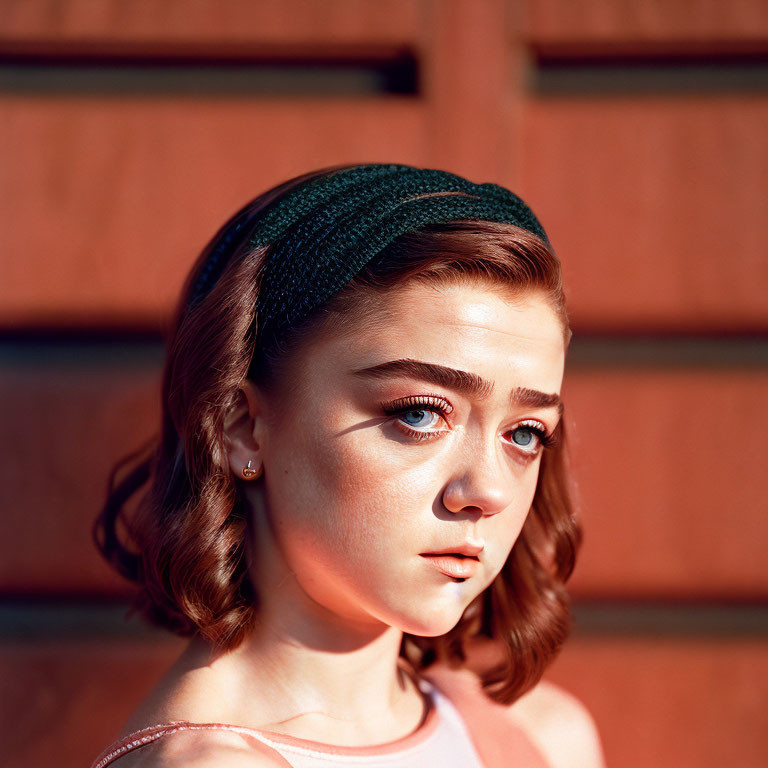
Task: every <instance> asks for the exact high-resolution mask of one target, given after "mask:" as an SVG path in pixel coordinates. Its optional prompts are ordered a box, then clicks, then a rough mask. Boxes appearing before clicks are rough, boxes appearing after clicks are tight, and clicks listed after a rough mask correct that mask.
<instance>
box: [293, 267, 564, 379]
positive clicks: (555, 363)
mask: <svg viewBox="0 0 768 768" xmlns="http://www.w3.org/2000/svg"><path fill="white" fill-rule="evenodd" d="M307 352H308V354H307V355H306V358H305V360H304V361H303V362H304V363H305V365H306V367H305V368H304V371H303V374H304V375H309V376H312V375H313V374H314V373H317V374H324V375H331V376H336V375H338V374H339V373H340V372H341V371H349V370H352V369H356V368H362V367H369V366H374V365H379V364H381V363H383V362H387V361H389V360H396V359H402V358H412V359H417V360H424V361H428V362H433V363H438V364H440V365H444V366H449V367H453V368H457V369H460V370H465V371H471V372H473V373H477V374H478V375H480V376H482V377H483V378H487V379H489V380H491V381H499V383H500V385H502V386H506V385H507V384H508V385H509V386H528V387H532V388H536V389H542V390H544V391H547V392H552V393H555V392H559V390H560V385H561V381H562V371H563V364H564V357H565V349H564V336H563V326H562V322H561V320H560V318H559V316H558V315H557V313H556V312H555V310H554V309H553V308H552V307H551V305H550V303H549V302H548V301H547V299H546V298H545V297H544V295H543V294H541V293H538V292H528V293H522V294H517V295H513V294H511V293H510V292H506V291H500V290H499V289H498V286H496V285H493V286H491V285H489V284H488V283H486V282H484V281H473V282H458V283H451V284H448V285H440V286H436V285H427V284H424V283H420V282H416V281H412V282H411V283H406V284H405V285H402V286H400V287H399V288H398V290H396V291H389V292H387V293H385V294H376V295H374V296H372V297H371V300H370V303H369V304H368V305H367V306H366V308H365V313H364V318H363V320H362V322H360V323H353V324H350V325H349V326H348V327H347V328H346V329H345V330H344V332H343V333H338V334H328V335H324V336H321V338H319V339H316V341H315V343H313V344H312V345H311V347H310V349H309V350H308V351H307Z"/></svg>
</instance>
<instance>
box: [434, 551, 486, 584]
mask: <svg viewBox="0 0 768 768" xmlns="http://www.w3.org/2000/svg"><path fill="white" fill-rule="evenodd" d="M422 557H423V558H424V560H426V562H428V563H429V564H430V565H431V566H432V567H433V568H436V569H437V570H438V571H440V573H443V574H445V575H446V576H450V577H451V578H452V579H468V578H470V577H471V576H474V575H475V574H476V573H477V569H478V568H479V567H480V561H479V560H478V559H477V558H476V557H467V556H465V555H458V554H446V555H422Z"/></svg>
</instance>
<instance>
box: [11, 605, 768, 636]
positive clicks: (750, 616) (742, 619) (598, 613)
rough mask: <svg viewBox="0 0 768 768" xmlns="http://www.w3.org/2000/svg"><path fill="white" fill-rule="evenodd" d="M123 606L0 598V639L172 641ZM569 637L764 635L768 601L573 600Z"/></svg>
mask: <svg viewBox="0 0 768 768" xmlns="http://www.w3.org/2000/svg"><path fill="white" fill-rule="evenodd" d="M127 612H128V604H127V603H123V602H109V601H87V600H77V599H71V600H65V599H62V600H31V599H30V600H8V599H6V600H5V601H2V602H0V642H20V641H22V642H25V641H50V640H67V639H71V640H77V639H89V638H96V639H114V640H120V639H128V640H150V641H162V640H164V639H167V640H170V639H173V637H174V636H173V635H171V634H170V633H169V632H166V631H165V630H162V629H158V628H154V627H151V626H150V625H149V624H147V623H146V622H145V621H144V620H143V619H141V618H140V617H139V616H137V615H135V614H134V615H132V616H131V617H130V618H126V614H127ZM573 613H574V636H607V637H610V636H627V635H631V636H638V635H643V636H648V635H650V636H658V637H669V636H691V637H693V636H695V637H700V638H705V637H733V638H740V637H765V636H766V635H768V604H766V603H754V604H740V603H721V604H717V603H715V604H706V603H703V604H700V603H696V602H686V601H680V602H677V603H672V604H668V603H655V602H647V603H644V602H632V603H624V602H619V601H613V602H610V601H607V602H600V601H582V602H580V601H576V602H575V604H574V606H573Z"/></svg>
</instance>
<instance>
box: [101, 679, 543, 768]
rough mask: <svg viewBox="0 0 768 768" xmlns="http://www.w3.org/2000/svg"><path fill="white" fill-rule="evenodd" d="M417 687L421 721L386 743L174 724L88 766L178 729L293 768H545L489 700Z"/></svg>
mask: <svg viewBox="0 0 768 768" xmlns="http://www.w3.org/2000/svg"><path fill="white" fill-rule="evenodd" d="M419 687H420V688H421V689H422V691H423V692H424V693H425V694H426V695H427V698H428V702H429V706H428V709H427V714H426V717H425V719H424V721H423V722H422V724H421V725H420V726H419V728H417V729H416V730H415V731H414V732H413V733H411V734H409V735H408V736H405V737H404V738H402V739H398V740H397V741H394V742H390V743H388V744H381V745H376V746H370V747H340V746H332V745H329V744H322V743H320V742H315V741H309V740H306V739H298V738H295V737H292V736H287V735H285V734H280V733H271V732H269V731H261V730H257V729H253V728H245V727H243V726H237V725H228V724H225V723H192V722H188V721H174V722H168V723H161V724H158V725H153V726H150V727H148V728H143V729H141V730H139V731H134V732H133V733H131V734H129V735H128V736H125V737H123V738H122V739H120V740H118V741H116V742H114V743H113V744H111V745H110V746H109V747H107V748H106V749H105V750H104V751H103V752H102V753H101V754H100V755H99V756H98V757H97V758H96V759H95V760H94V762H93V763H92V764H91V768H106V766H108V765H110V764H112V763H114V762H115V761H116V760H118V758H120V757H122V756H123V755H125V754H127V753H128V752H132V751H134V750H136V749H140V748H141V747H144V746H146V745H147V744H151V743H152V742H154V741H157V740H158V739H160V738H162V737H164V736H168V735H170V734H172V733H176V732H177V731H181V730H225V731H230V732H234V733H239V734H241V735H242V736H243V737H244V740H245V742H248V741H250V742H251V744H253V741H251V740H255V741H256V742H257V744H255V745H254V746H258V747H259V751H260V752H262V753H263V752H264V748H267V751H268V752H269V753H270V754H272V755H274V758H275V759H276V765H284V766H291V767H292V768H332V767H333V766H345V768H358V767H359V768H413V766H418V767H419V768H423V766H433V765H439V766H441V768H501V767H502V766H504V767H505V768H507V767H508V766H510V765H514V766H515V768H548V764H547V763H546V761H545V760H544V758H543V757H542V755H541V753H540V752H539V751H538V750H537V749H536V748H535V747H534V746H533V744H532V743H531V741H530V739H529V738H528V737H527V736H526V735H525V733H524V732H523V731H522V729H521V728H519V727H518V726H516V725H515V724H514V723H512V721H511V720H510V719H509V718H508V717H507V716H506V714H505V713H504V712H503V707H500V706H498V705H495V704H493V703H491V702H488V703H487V705H486V703H485V701H483V700H478V699H477V695H476V694H473V693H472V692H470V691H469V690H468V689H467V688H464V689H463V690H460V689H461V688H462V686H461V685H459V689H458V690H457V689H456V688H455V687H454V686H453V685H451V688H452V693H453V694H456V695H457V696H456V702H455V703H454V701H452V700H451V699H450V698H449V697H448V695H446V692H444V691H442V690H440V689H438V687H437V686H436V685H435V684H434V683H432V682H430V681H429V680H426V679H422V680H420V681H419ZM467 694H468V695H467ZM470 699H474V701H470ZM483 699H485V696H484V695H483ZM486 701H487V700H486ZM455 704H457V705H458V707H460V708H461V710H462V711H463V714H460V712H459V708H457V706H455ZM478 704H479V705H480V706H479V707H478ZM470 712H471V713H472V714H470ZM467 715H469V717H467ZM278 756H279V757H278Z"/></svg>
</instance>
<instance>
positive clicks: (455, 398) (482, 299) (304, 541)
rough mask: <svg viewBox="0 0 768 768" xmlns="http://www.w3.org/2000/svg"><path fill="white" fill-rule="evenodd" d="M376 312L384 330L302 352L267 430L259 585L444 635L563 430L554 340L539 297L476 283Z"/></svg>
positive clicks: (412, 288) (346, 612) (499, 556)
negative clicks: (272, 581) (275, 574)
mask: <svg viewBox="0 0 768 768" xmlns="http://www.w3.org/2000/svg"><path fill="white" fill-rule="evenodd" d="M372 301H378V302H386V304H385V305H383V304H382V305H380V306H381V310H379V311H380V312H381V315H382V316H384V317H386V324H385V326H384V327H385V329H386V330H385V331H383V332H382V331H378V332H376V333H371V332H370V331H368V330H366V329H367V328H368V326H367V325H366V326H361V327H360V328H358V329H356V330H355V331H352V332H351V333H348V334H346V335H344V336H343V337H342V336H330V337H325V338H323V339H321V340H319V341H318V342H316V343H314V344H313V345H312V347H311V348H310V349H308V350H306V351H303V352H302V353H301V356H300V359H298V360H297V363H296V366H295V368H294V373H295V376H296V377H297V378H296V388H295V391H292V393H291V395H290V398H289V402H287V403H284V404H282V407H281V408H280V409H279V413H280V416H279V418H273V419H272V420H271V421H270V422H269V426H268V428H267V429H266V431H265V433H264V438H263V441H262V446H261V448H262V456H263V462H264V486H263V496H262V497H261V499H260V504H259V506H260V510H259V512H258V513H259V514H262V515H264V516H265V517H266V519H267V522H268V527H264V526H263V530H262V532H261V533H260V536H261V537H262V539H263V538H264V537H265V536H267V535H268V536H270V537H272V540H271V541H268V542H267V541H260V542H259V547H260V549H261V554H260V555H259V556H258V557H257V558H256V566H255V569H256V571H255V574H254V578H255V581H256V585H257V590H258V588H259V587H258V585H259V583H260V581H261V582H263V580H264V579H265V578H266V576H265V574H264V572H263V570H262V571H261V572H260V571H259V568H260V567H261V568H262V569H264V568H269V569H270V570H271V571H281V572H283V573H284V574H285V575H284V576H283V577H281V578H282V579H283V582H285V581H286V580H287V581H289V582H291V583H292V584H294V586H295V587H296V591H297V592H301V593H303V594H304V595H306V596H308V597H309V598H310V599H311V601H312V602H313V603H314V604H317V605H319V606H322V608H323V609H324V610H327V611H330V612H332V613H334V614H336V615H338V616H340V617H344V618H345V619H349V620H353V621H356V622H363V623H375V624H381V625H382V626H383V625H390V626H393V627H397V628H398V629H401V630H403V631H405V632H409V633H412V634H418V635H430V636H432V635H439V634H444V633H445V632H447V631H448V630H450V629H451V628H452V627H453V626H454V625H455V624H456V622H457V621H458V620H459V618H460V617H461V615H462V613H463V611H464V610H465V608H466V607H467V606H468V605H469V603H470V602H471V601H472V600H473V599H474V598H475V597H476V596H477V595H478V594H479V593H480V592H481V591H482V590H483V589H485V588H486V587H487V586H488V585H489V584H490V583H491V581H492V580H493V579H494V577H495V576H496V575H497V574H498V572H499V570H500V569H501V567H502V566H503V564H504V562H505V560H506V559H507V556H508V554H509V552H510V549H511V548H512V545H513V544H514V542H515V540H516V539H517V536H518V534H519V532H520V529H521V528H522V525H523V523H524V521H525V518H526V515H527V514H528V510H529V509H530V506H531V502H532V499H533V495H534V491H535V488H536V480H537V476H538V470H539V464H540V460H541V452H542V450H544V444H545V443H546V440H547V437H548V436H549V435H551V433H552V432H553V431H554V429H555V427H556V426H557V424H558V421H559V418H560V411H559V408H558V405H559V397H558V395H559V392H560V387H561V384H562V377H563V364H564V356H565V351H564V341H563V328H562V325H561V322H560V320H559V318H558V316H557V315H556V314H555V312H554V310H553V309H552V308H551V307H550V305H549V304H548V303H547V302H546V301H545V299H544V298H542V297H541V296H540V295H539V294H536V293H529V294H526V295H524V296H522V297H519V298H517V299H513V298H511V297H507V296H504V295H502V294H500V293H499V292H498V291H492V290H489V286H488V285H486V284H483V283H479V284H472V283H469V282H462V283H456V284H451V285H448V286H442V287H435V286H426V285H422V284H419V283H416V282H411V283H408V284H406V285H405V286H399V287H398V289H397V290H396V291H394V292H391V293H390V294H388V295H386V296H385V297H383V298H380V299H375V300H374V299H372ZM384 310H385V311H384ZM376 311H377V308H376V307H374V312H376ZM379 327H381V326H379ZM277 412H278V409H275V411H274V413H277ZM259 493H262V490H259ZM266 530H268V531H269V534H267V533H266V532H265V531H266ZM266 547H269V550H267V549H266ZM436 553H438V554H436ZM439 553H443V554H442V555H440V554H439ZM444 553H448V554H447V555H446V554H444ZM267 561H268V564H266V563H267ZM291 594H292V593H291V590H290V589H286V590H285V593H284V596H285V598H286V599H291V597H290V595H291Z"/></svg>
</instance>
